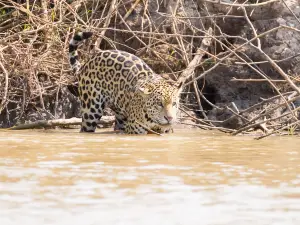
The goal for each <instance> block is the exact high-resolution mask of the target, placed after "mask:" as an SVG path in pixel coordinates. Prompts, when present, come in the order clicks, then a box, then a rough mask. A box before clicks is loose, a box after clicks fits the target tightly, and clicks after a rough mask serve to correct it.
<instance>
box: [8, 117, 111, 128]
mask: <svg viewBox="0 0 300 225" xmlns="http://www.w3.org/2000/svg"><path fill="white" fill-rule="evenodd" d="M114 122H115V117H114V116H102V118H101V120H100V121H99V122H98V124H99V125H102V126H103V127H111V126H112V125H113V123H114ZM71 125H81V118H75V117H73V118H70V119H56V120H38V121H35V122H30V123H26V124H20V125H16V126H13V127H10V128H8V130H25V129H41V128H54V127H65V126H71Z"/></svg>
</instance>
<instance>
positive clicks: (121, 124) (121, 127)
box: [114, 114, 126, 132]
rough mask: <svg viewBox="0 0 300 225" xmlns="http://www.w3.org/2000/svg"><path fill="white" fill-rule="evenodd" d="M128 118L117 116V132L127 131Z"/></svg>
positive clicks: (115, 128)
mask: <svg viewBox="0 0 300 225" xmlns="http://www.w3.org/2000/svg"><path fill="white" fill-rule="evenodd" d="M125 124H126V118H125V117H124V116H122V115H119V114H116V122H115V127H114V130H115V131H122V132H124V131H125Z"/></svg>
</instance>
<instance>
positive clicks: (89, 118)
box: [69, 32, 182, 134]
mask: <svg viewBox="0 0 300 225" xmlns="http://www.w3.org/2000/svg"><path fill="white" fill-rule="evenodd" d="M92 35H93V33H92V32H77V33H75V34H74V35H73V37H72V39H71V40H70V42H69V61H70V65H71V68H72V70H73V72H74V74H75V75H76V76H77V78H78V92H79V98H80V103H81V114H82V124H81V130H80V131H81V132H94V131H95V129H96V127H97V122H98V121H99V120H100V119H101V117H102V115H103V111H104V109H105V108H106V107H109V108H111V109H112V110H113V111H114V113H115V117H116V122H115V130H119V131H121V132H122V133H126V134H147V133H151V132H157V133H166V132H169V131H170V130H172V126H173V124H174V123H175V122H176V119H177V111H178V106H179V95H180V93H181V90H182V84H177V83H176V82H169V81H168V80H166V79H164V78H163V77H162V76H161V75H159V74H157V73H155V72H154V71H153V70H152V69H151V68H150V67H149V66H148V65H147V64H146V63H145V62H144V61H143V60H142V59H140V58H139V57H137V56H135V55H133V54H131V53H128V52H125V51H120V50H99V51H97V52H96V53H94V54H92V55H91V56H90V57H89V59H88V60H86V62H85V63H84V64H83V65H81V64H80V62H79V56H78V51H77V49H78V46H79V45H80V44H81V43H82V42H83V41H84V40H86V39H88V38H90V37H91V36H92Z"/></svg>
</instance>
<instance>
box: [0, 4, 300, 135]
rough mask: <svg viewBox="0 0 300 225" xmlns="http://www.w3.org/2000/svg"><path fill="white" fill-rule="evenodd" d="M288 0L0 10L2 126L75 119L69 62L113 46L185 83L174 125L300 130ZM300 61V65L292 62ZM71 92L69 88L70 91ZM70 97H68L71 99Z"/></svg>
mask: <svg viewBox="0 0 300 225" xmlns="http://www.w3.org/2000/svg"><path fill="white" fill-rule="evenodd" d="M296 6H299V3H298V1H294V0H284V1H279V0H255V1H253V0H248V1H241V0H236V1H234V2H231V1H222V0H221V1H219V0H218V1H213V0H198V1H194V0H186V1H183V0H174V1H167V0H162V1H156V0H130V1H125V0H113V1H107V0H101V1H95V0H74V1H71V0H60V1H59V0H56V1H54V0H52V1H47V0H41V1H29V0H27V1H25V0H24V1H22V0H19V1H12V0H4V1H1V3H0V14H1V16H0V83H1V85H0V96H1V98H0V126H2V127H7V126H11V125H14V124H15V123H17V122H24V121H28V120H44V119H59V118H71V117H74V116H79V110H78V109H79V103H78V100H77V98H76V91H73V90H76V87H75V86H74V85H75V83H76V78H75V77H74V76H73V75H72V73H71V71H70V69H69V65H68V59H67V56H68V54H67V45H68V40H69V38H70V35H71V34H72V33H73V32H74V31H76V30H90V31H94V32H95V33H96V34H97V36H96V37H95V38H94V40H92V41H90V42H89V44H88V45H87V46H88V47H84V48H83V50H82V51H81V58H82V59H83V60H84V59H85V58H86V57H87V55H88V54H89V53H91V52H93V51H97V50H98V49H99V48H100V49H112V48H117V49H120V50H125V51H128V52H131V53H133V54H136V55H138V56H139V57H141V58H143V59H144V60H145V61H146V63H148V64H149V65H150V66H151V67H152V68H153V70H154V71H156V72H157V73H160V74H162V76H163V77H165V78H166V79H174V80H184V81H185V89H184V92H183V94H182V98H181V116H182V120H181V123H183V124H189V125H193V126H197V127H201V128H203V129H218V130H221V131H224V132H229V133H232V134H234V135H236V134H240V133H248V132H251V131H252V130H255V129H259V130H262V131H263V133H264V134H263V136H261V138H262V137H265V136H268V135H271V134H273V133H280V132H282V131H288V132H289V133H295V132H297V131H298V130H299V129H298V124H299V123H298V121H299V117H298V111H299V107H300V104H298V102H299V95H300V89H299V87H298V83H299V78H298V74H299V73H300V63H298V62H299V60H300V55H299V53H298V52H299V50H300V49H298V48H300V38H298V37H299V36H300V35H299V31H300V30H299V29H300V20H299V18H298V17H299V15H300V12H294V11H293V9H295V8H296ZM298 64H299V65H298ZM74 87H75V88H74ZM74 95H75V96H74Z"/></svg>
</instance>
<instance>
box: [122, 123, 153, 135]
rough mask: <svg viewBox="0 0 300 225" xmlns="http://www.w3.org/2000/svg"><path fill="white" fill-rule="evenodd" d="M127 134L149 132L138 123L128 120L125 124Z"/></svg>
mask: <svg viewBox="0 0 300 225" xmlns="http://www.w3.org/2000/svg"><path fill="white" fill-rule="evenodd" d="M125 133H126V134H147V133H148V131H147V130H146V129H145V128H144V127H143V126H141V125H140V124H138V123H134V122H131V123H130V122H128V123H126V124H125Z"/></svg>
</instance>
